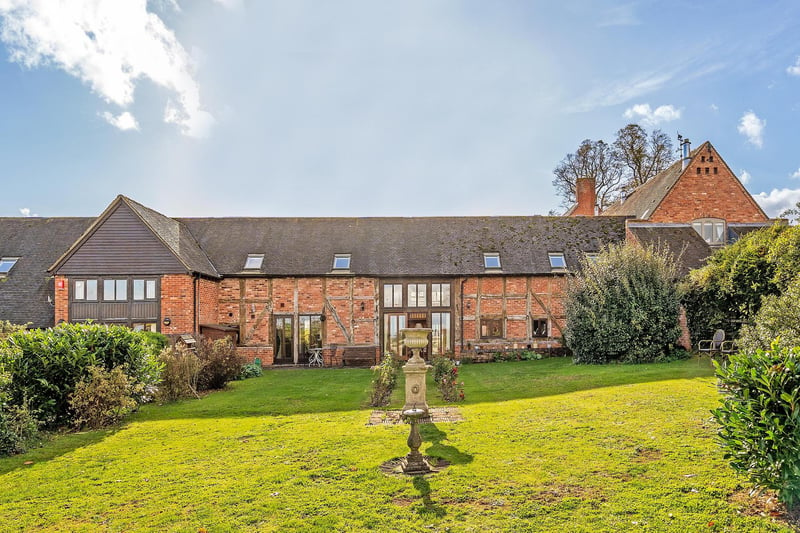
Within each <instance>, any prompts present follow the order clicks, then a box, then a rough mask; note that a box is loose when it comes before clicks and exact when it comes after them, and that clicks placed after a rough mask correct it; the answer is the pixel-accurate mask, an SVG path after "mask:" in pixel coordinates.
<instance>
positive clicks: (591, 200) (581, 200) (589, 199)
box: [572, 178, 597, 217]
mask: <svg viewBox="0 0 800 533" xmlns="http://www.w3.org/2000/svg"><path fill="white" fill-rule="evenodd" d="M594 186H595V181H594V178H578V179H577V180H576V181H575V196H576V198H577V200H578V205H576V206H575V209H574V210H573V211H572V215H573V216H584V217H591V216H594V215H596V214H597V211H596V205H597V193H596V192H595V190H594Z"/></svg>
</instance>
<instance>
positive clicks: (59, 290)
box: [53, 276, 69, 324]
mask: <svg viewBox="0 0 800 533" xmlns="http://www.w3.org/2000/svg"><path fill="white" fill-rule="evenodd" d="M55 287H56V293H55V296H54V299H53V301H54V302H55V313H56V314H55V323H56V324H58V323H59V322H62V321H63V322H69V279H68V278H67V277H66V276H56V277H55Z"/></svg>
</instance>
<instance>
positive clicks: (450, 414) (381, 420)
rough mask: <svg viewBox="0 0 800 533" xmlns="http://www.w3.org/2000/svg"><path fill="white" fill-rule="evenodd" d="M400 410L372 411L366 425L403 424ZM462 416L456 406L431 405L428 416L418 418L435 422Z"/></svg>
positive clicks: (452, 419) (452, 420) (462, 418)
mask: <svg viewBox="0 0 800 533" xmlns="http://www.w3.org/2000/svg"><path fill="white" fill-rule="evenodd" d="M400 413H401V412H400V410H396V411H372V413H371V414H370V415H369V421H368V422H367V425H368V426H380V425H395V424H403V423H404V422H403V421H402V419H401V416H400ZM463 420H464V417H463V416H461V411H460V410H459V409H458V408H457V407H431V408H430V409H428V416H426V417H424V418H420V419H419V423H420V424H436V423H438V422H462V421H463Z"/></svg>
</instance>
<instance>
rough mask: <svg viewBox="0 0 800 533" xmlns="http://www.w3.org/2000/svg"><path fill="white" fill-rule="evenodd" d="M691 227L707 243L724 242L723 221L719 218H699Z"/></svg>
mask: <svg viewBox="0 0 800 533" xmlns="http://www.w3.org/2000/svg"><path fill="white" fill-rule="evenodd" d="M692 227H693V228H694V230H695V231H696V232H697V233H698V235H700V236H701V237H702V238H703V240H704V241H706V242H707V243H708V244H725V221H724V220H723V219H721V218H700V219H697V220H695V221H693V222H692Z"/></svg>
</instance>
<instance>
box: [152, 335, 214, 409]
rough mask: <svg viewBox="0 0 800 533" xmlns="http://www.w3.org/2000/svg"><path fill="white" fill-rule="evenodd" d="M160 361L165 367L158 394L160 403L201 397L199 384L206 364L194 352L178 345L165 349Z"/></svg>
mask: <svg viewBox="0 0 800 533" xmlns="http://www.w3.org/2000/svg"><path fill="white" fill-rule="evenodd" d="M159 360H160V361H161V363H162V365H163V366H164V369H163V370H162V372H161V382H160V383H159V384H158V391H157V393H156V398H158V400H159V401H162V402H173V401H176V400H180V399H182V398H189V397H191V396H194V397H195V398H199V397H200V396H199V395H198V394H197V390H198V389H197V386H198V385H197V382H198V380H199V378H200V372H201V371H202V369H203V366H204V365H205V363H204V362H203V361H201V360H200V358H199V357H198V356H197V354H196V353H195V351H194V350H191V349H189V348H187V347H186V346H185V345H183V344H176V345H175V346H169V347H167V348H164V349H163V350H162V351H161V354H160V355H159Z"/></svg>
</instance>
